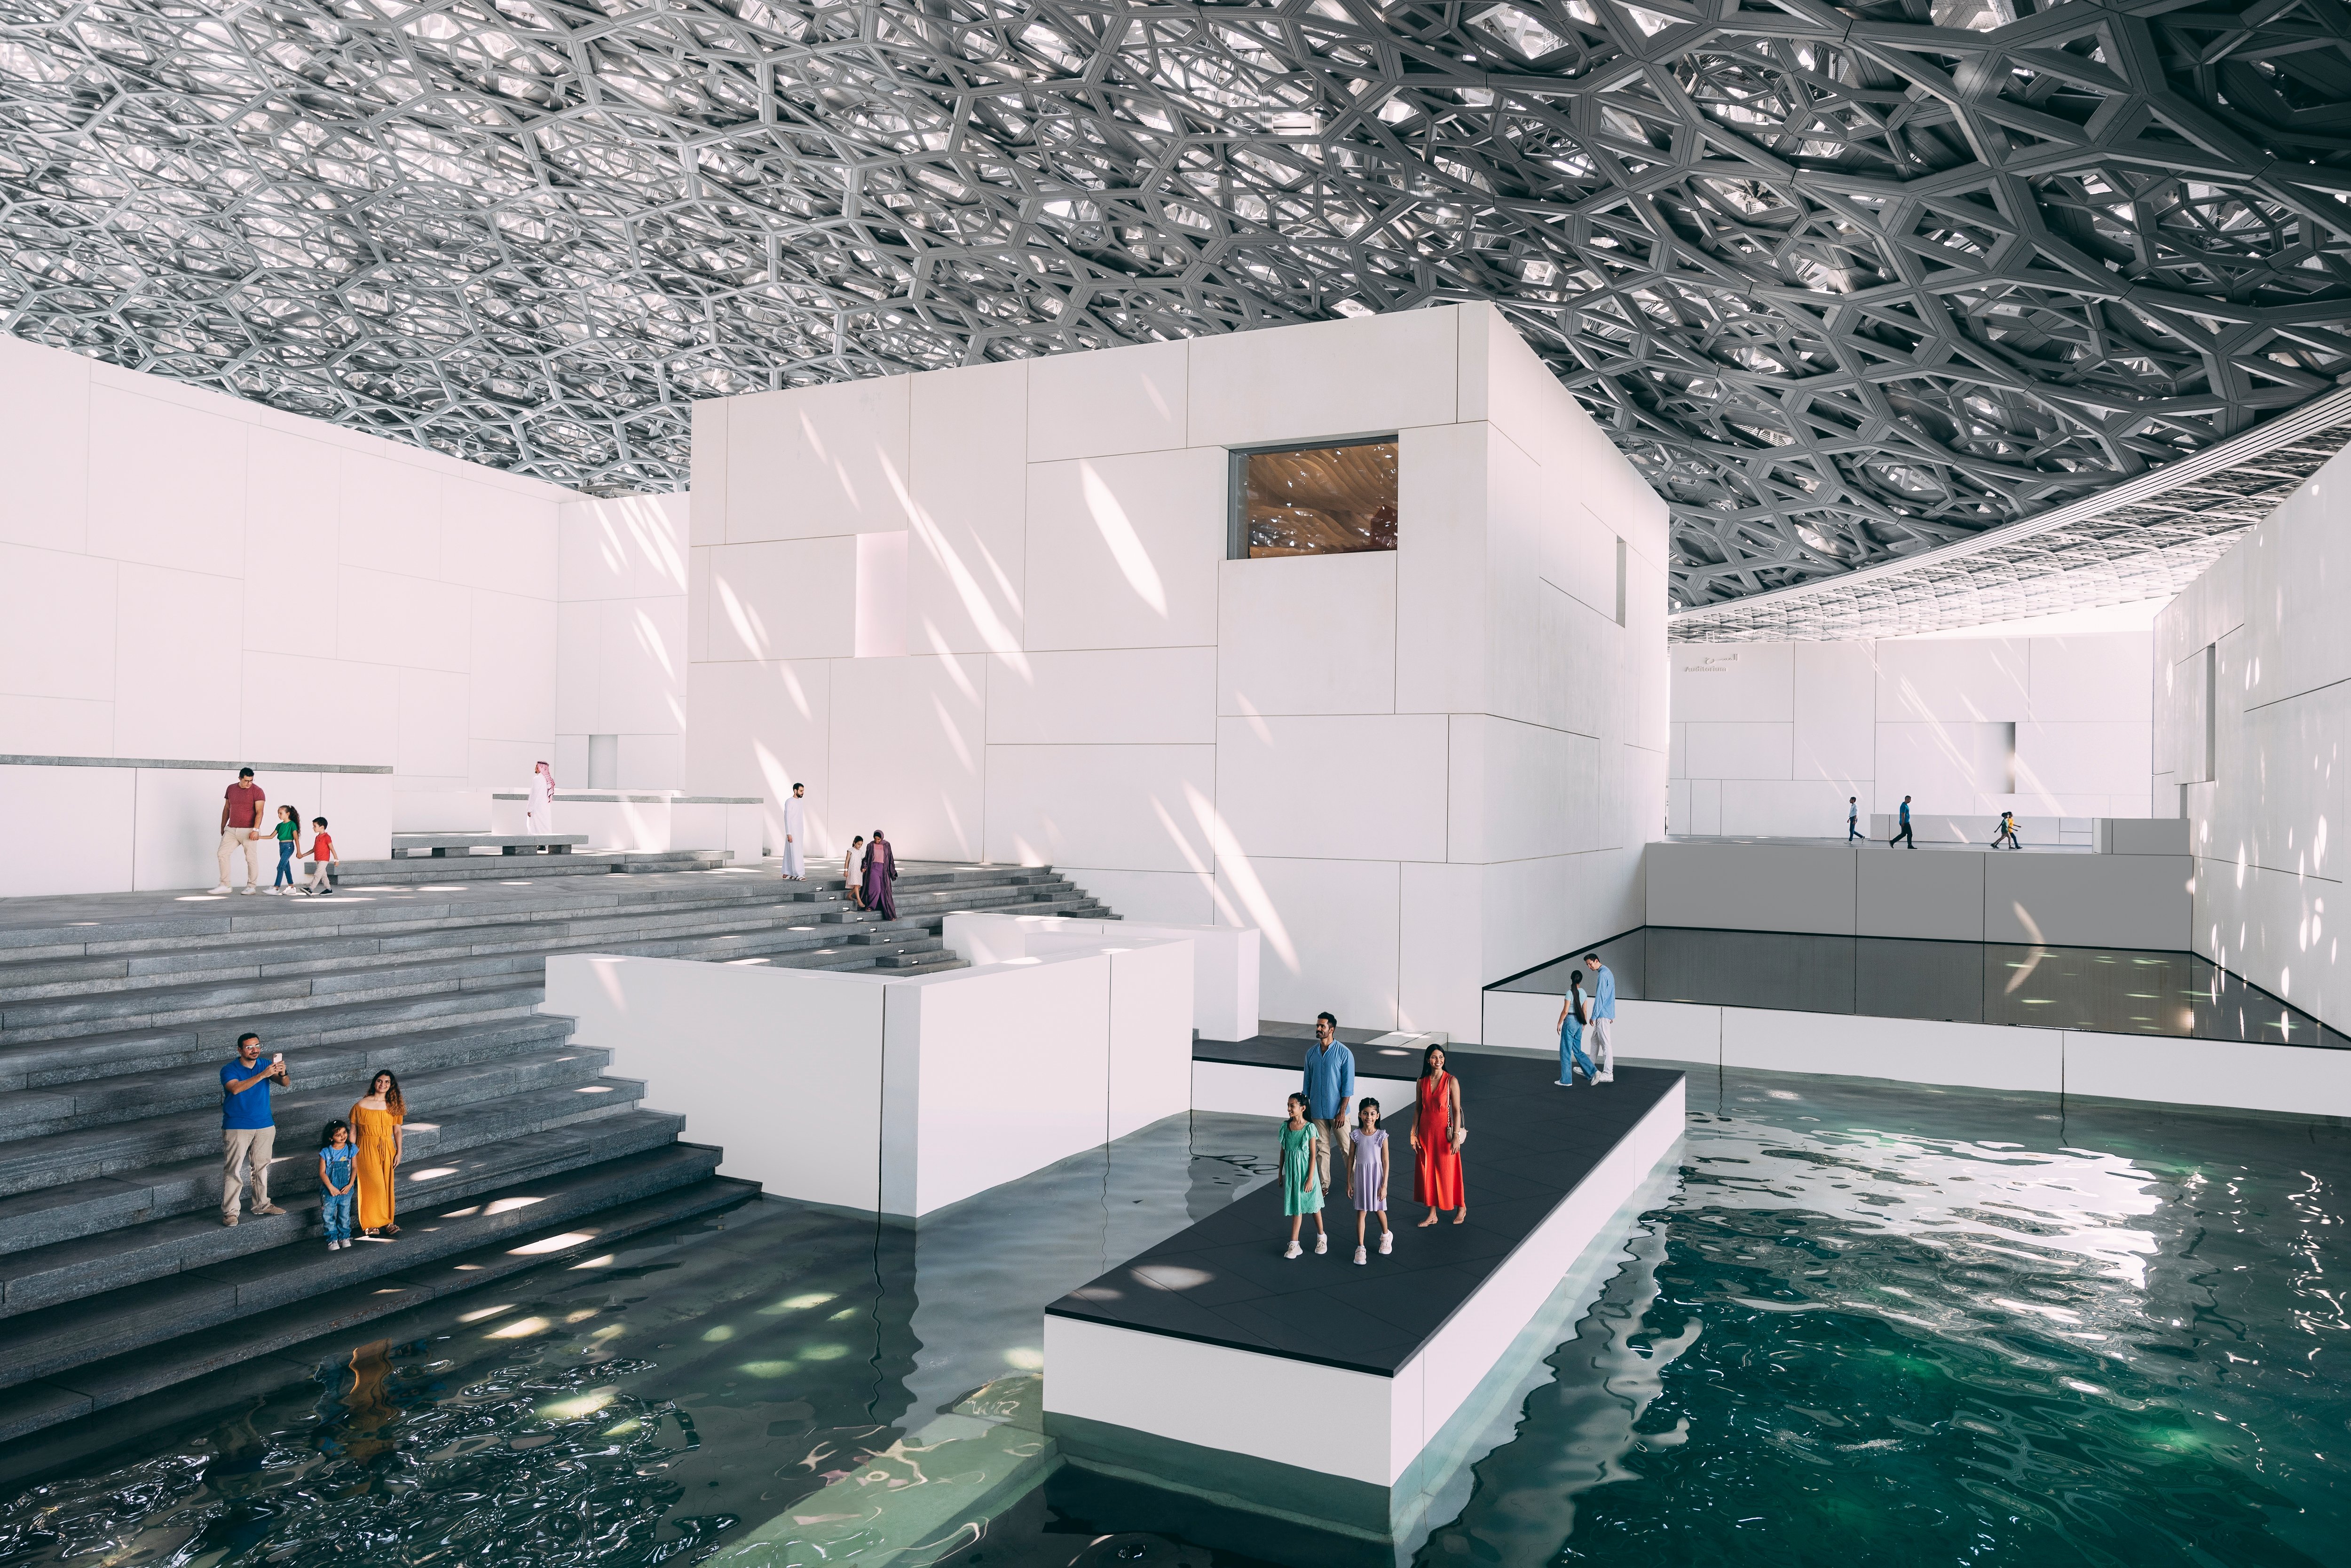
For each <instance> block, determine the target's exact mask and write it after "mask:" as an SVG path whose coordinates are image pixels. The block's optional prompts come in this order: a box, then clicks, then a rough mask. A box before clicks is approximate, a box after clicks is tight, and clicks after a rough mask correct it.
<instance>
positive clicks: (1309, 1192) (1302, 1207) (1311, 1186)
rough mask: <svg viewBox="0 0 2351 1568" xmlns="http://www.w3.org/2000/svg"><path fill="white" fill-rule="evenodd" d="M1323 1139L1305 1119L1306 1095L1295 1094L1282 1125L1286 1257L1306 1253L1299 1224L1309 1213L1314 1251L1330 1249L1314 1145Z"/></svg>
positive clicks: (1320, 1251) (1283, 1210)
mask: <svg viewBox="0 0 2351 1568" xmlns="http://www.w3.org/2000/svg"><path fill="white" fill-rule="evenodd" d="M1321 1142H1322V1128H1320V1127H1318V1126H1316V1125H1315V1124H1313V1123H1311V1122H1310V1121H1308V1120H1307V1119H1306V1096H1305V1095H1303V1094H1292V1095H1291V1096H1290V1120H1289V1121H1287V1122H1284V1123H1283V1124H1281V1212H1282V1213H1284V1214H1286V1215H1288V1216H1290V1250H1289V1251H1287V1252H1284V1253H1283V1254H1282V1256H1283V1257H1285V1258H1296V1257H1298V1256H1300V1255H1301V1253H1303V1252H1304V1250H1305V1249H1304V1248H1302V1247H1301V1246H1299V1245H1298V1227H1299V1224H1300V1222H1301V1220H1303V1219H1304V1218H1306V1217H1307V1216H1308V1215H1310V1214H1311V1215H1312V1216H1313V1217H1314V1250H1315V1252H1316V1253H1317V1254H1318V1255H1319V1254H1321V1253H1324V1252H1328V1251H1329V1250H1331V1233H1330V1232H1329V1231H1328V1230H1325V1229H1324V1228H1322V1183H1321V1182H1318V1181H1316V1180H1315V1179H1314V1157H1315V1152H1316V1151H1315V1145H1317V1144H1319V1143H1321Z"/></svg>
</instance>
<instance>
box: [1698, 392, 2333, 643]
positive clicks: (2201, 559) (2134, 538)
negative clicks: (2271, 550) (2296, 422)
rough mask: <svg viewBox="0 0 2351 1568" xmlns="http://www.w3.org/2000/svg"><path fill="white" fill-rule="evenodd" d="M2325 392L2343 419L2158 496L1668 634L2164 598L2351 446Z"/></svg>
mask: <svg viewBox="0 0 2351 1568" xmlns="http://www.w3.org/2000/svg"><path fill="white" fill-rule="evenodd" d="M2329 401H2330V402H2332V403H2334V404H2335V405H2337V406H2340V407H2342V408H2343V410H2344V412H2343V413H2342V415H2341V417H2339V418H2335V419H2329V420H2327V421H2325V422H2324V423H2314V425H2313V427H2312V428H2310V429H2309V430H2308V431H2307V432H2306V433H2304V434H2297V435H2295V436H2294V437H2293V438H2290V439H2287V440H2283V441H2281V442H2280V443H2278V444H2275V445H2273V446H2268V447H2267V448H2266V449H2263V450H2261V451H2258V452H2256V453H2254V454H2252V455H2246V456H2244V457H2241V458H2237V459H2234V460H2232V461H2231V462H2229V463H2228V464H2227V465H2224V466H2220V467H2215V468H2212V469H2211V470H2210V471H2209V472H2205V473H2201V474H2199V475H2198V476H2196V477H2194V478H2192V479H2187V480H2184V481H2182V482H2179V483H2176V484H2171V485H2168V486H2163V487H2162V488H2160V489H2159V490H2158V491H2156V493H2154V494H2151V495H2147V496H2144V497H2136V498H2131V499H2127V500H2125V501H2123V502H2121V504H2118V505H2114V506H2102V505H2100V504H2098V502H2097V501H2093V502H2090V503H2086V504H2084V505H2081V506H2077V507H2070V508H2067V509H2066V511H2065V512H2064V513H2062V514H2060V515H2059V516H2058V517H2055V518H2052V519H2051V523H2052V524H2053V526H2049V527H2035V526H2032V525H2029V524H2028V525H2020V526H2017V527H2012V528H2005V529H2001V530H1998V531H1996V532H1994V533H1991V534H1989V535H1984V536H1980V537H1979V538H1976V539H1974V540H1971V541H1969V543H1968V544H1967V545H1966V546H1963V547H1961V548H1960V549H1953V550H1950V551H1949V552H1947V553H1946V554H1945V555H1944V556H1943V557H1941V558H1937V559H1927V560H1924V561H1919V562H1917V563H1896V564H1894V565H1892V566H1890V567H1879V568H1875V569H1868V570H1863V571H1861V572H1857V573H1848V574H1847V575H1845V576H1844V577H1839V578H1835V579H1832V580H1828V581H1825V582H1820V583H1814V584H1808V585H1804V586H1801V587H1797V588H1792V589H1784V590H1782V591H1778V592H1774V593H1766V594H1762V595H1761V596H1758V597H1753V598H1748V599H1740V600H1732V601H1729V602H1726V603H1719V604H1713V605H1708V606H1705V607H1703V608H1700V609H1697V610H1690V611H1684V612H1679V613H1677V614H1675V615H1673V616H1670V617H1669V618H1668V619H1667V622H1666V628H1667V638H1668V639H1669V640H1670V641H1673V642H1677V643H1748V642H1770V643H1781V642H1792V643H1802V642H1836V641H1844V640H1850V639H1855V638H1862V637H1899V636H1905V635H1909V634H1912V633H1916V632H1942V631H1949V630H1954V629H1957V628H1960V627H1968V626H1980V625H1983V624H1985V623H1987V622H1994V621H2011V620H2016V619H2020V618H2022V617H2025V616H2032V615H2055V614H2059V613H2062V612H2065V611H2069V610H2087V609H2095V608H2096V607H2098V606H2101V605H2107V604H2130V603H2137V602H2138V601H2143V600H2148V599H2159V598H2165V597H2168V596H2169V595H2171V594H2174V593H2177V592H2179V591H2180V590H2181V589H2183V588H2185V587H2187V586H2188V585H2189V583H2190V582H2193V581H2194V580H2196V579H2197V577H2198V576H2199V575H2200V574H2201V573H2202V572H2203V571H2204V570H2205V568H2207V567H2209V566H2210V565H2211V564H2212V562H2213V561H2215V560H2217V559H2220V556H2221V555H2223V554H2224V553H2226V552H2227V550H2228V549H2229V548H2230V547H2231V545H2233V544H2235V543H2236V542H2237V538H2238V537H2239V536H2240V535H2241V534H2242V533H2243V532H2244V531H2245V530H2246V529H2247V528H2252V526H2253V525H2254V524H2256V523H2259V522H2260V521H2262V519H2263V518H2264V517H2268V516H2269V514H2270V513H2271V511H2272V510H2273V509H2274V508H2275V507H2277V505H2278V503H2279V502H2281V501H2283V500H2284V499H2285V497H2287V496H2288V495H2289V494H2291V493H2292V492H2293V491H2294V489H2295V488H2296V487H2297V486H2300V485H2301V484H2302V483H2303V481H2304V480H2305V479H2307V478H2309V477H2310V476H2311V475H2313V474H2314V473H2316V472H2317V471H2318V470H2319V468H2320V467H2321V466H2322V465H2325V462H2326V461H2327V459H2329V458H2331V457H2333V456H2334V455H2335V454H2336V453H2338V452H2340V451H2342V450H2343V448H2344V446H2345V445H2346V444H2351V400H2346V399H2345V398H2341V397H2337V398H2335V399H2331V400H2329ZM2252 434H2254V435H2255V436H2256V437H2258V436H2261V435H2262V434H2265V430H2264V429H2263V428H2261V427H2257V428H2256V429H2255V431H2254V432H2253V433H2252ZM2240 441H2242V438H2240Z"/></svg>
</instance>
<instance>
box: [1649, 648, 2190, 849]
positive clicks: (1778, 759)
mask: <svg viewBox="0 0 2351 1568" xmlns="http://www.w3.org/2000/svg"><path fill="white" fill-rule="evenodd" d="M2152 647H2153V634H2152V633H2151V632H2094V633H2079V634H2068V635H2063V636H2032V637H2028V636H2016V637H2000V636H1988V637H1959V638H1949V637H1933V638H1887V639H1884V640H1880V641H1875V642H1871V641H1864V642H1853V643H1675V644H1674V645H1673V647H1672V648H1671V650H1670V656H1671V661H1672V668H1673V677H1672V679H1673V721H1672V722H1673V727H1672V761H1671V778H1672V783H1671V786H1670V805H1669V808H1668V816H1669V819H1670V821H1671V824H1672V831H1675V832H1677V833H1725V834H1746V833H1757V834H1773V835H1788V836H1795V837H1823V836H1835V837H1842V836H1843V835H1844V813H1845V798H1846V797H1847V796H1849V795H1858V796H1859V797H1861V810H1862V814H1863V817H1864V819H1865V820H1864V821H1863V824H1862V827H1863V831H1868V822H1867V821H1866V819H1867V817H1868V815H1869V813H1871V812H1873V811H1891V810H1894V809H1895V808H1896V806H1897V805H1899V804H1900V803H1901V800H1902V797H1903V796H1905V795H1908V796H1910V797H1912V800H1911V805H1912V809H1913V810H1917V811H1918V812H1922V813H1947V812H1948V813H1954V814H1959V815H1970V816H1973V815H1990V816H1997V815H1999V813H2000V812H2001V811H2003V810H2012V811H2014V812H2015V813H2016V814H2017V815H2018V817H2019V818H2021V819H2023V820H2024V821H2027V822H2032V821H2042V822H2044V823H2045V822H2046V821H2047V820H2048V819H2050V818H2053V817H2144V816H2146V815H2147V810H2148V807H2147V799H2148V797H2147V789H2148V784H2147V780H2148V773H2149V768H2148V759H2149V757H2150V755H2151V747H2152V732H2153V714H2152V709H2151V706H2150V699H2149V697H2148V696H2147V693H2146V689H2145V688H2146V685H2147V665H2148V660H2149V659H2150V657H2151V656H2152V653H2151V650H2152ZM2002 725H2013V726H2014V727H2015V731H2014V740H2015V777H2014V780H2013V782H2014V785H2015V788H2014V789H2012V790H2009V789H2002V788H2001V785H2002V784H2004V783H2006V782H2008V780H2007V779H2004V778H2003V777H2001V774H2002V773H2003V771H2004V766H2005V761H2006V758H2007V741H2008V735H2007V732H2006V731H2005V730H2001V729H1998V728H1996V727H1997V726H2002ZM2028 836H2030V835H2028ZM2052 836H2053V835H2052Z"/></svg>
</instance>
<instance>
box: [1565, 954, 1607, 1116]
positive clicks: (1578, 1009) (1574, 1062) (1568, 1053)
mask: <svg viewBox="0 0 2351 1568" xmlns="http://www.w3.org/2000/svg"><path fill="white" fill-rule="evenodd" d="M1591 1021H1592V1010H1591V1009H1590V1008H1588V1007H1586V1006H1585V1005H1584V1000H1583V970H1581V969H1570V970H1569V971H1568V972H1567V995H1566V996H1565V997H1563V998H1561V1001H1560V1007H1559V1086H1560V1087H1561V1088H1562V1089H1573V1088H1574V1087H1575V1070H1576V1069H1577V1068H1579V1067H1581V1068H1582V1069H1583V1078H1584V1082H1587V1083H1597V1082H1600V1072H1599V1070H1598V1069H1597V1068H1595V1067H1593V1065H1592V1058H1590V1057H1588V1056H1586V1055H1584V1054H1583V1026H1584V1025H1585V1024H1587V1023H1590V1022H1591Z"/></svg>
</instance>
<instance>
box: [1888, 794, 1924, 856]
mask: <svg viewBox="0 0 2351 1568" xmlns="http://www.w3.org/2000/svg"><path fill="white" fill-rule="evenodd" d="M1905 839H1910V847H1911V848H1912V849H1914V850H1915V849H1917V847H1918V841H1917V840H1916V839H1911V838H1910V797H1909V796H1907V795H1905V796H1903V797H1902V825H1901V826H1900V827H1899V828H1896V830H1895V831H1894V836H1893V837H1892V838H1890V839H1888V840H1886V848H1887V849H1889V850H1890V849H1892V848H1893V847H1894V846H1895V845H1896V844H1898V843H1900V842H1901V841H1903V840H1905Z"/></svg>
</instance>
